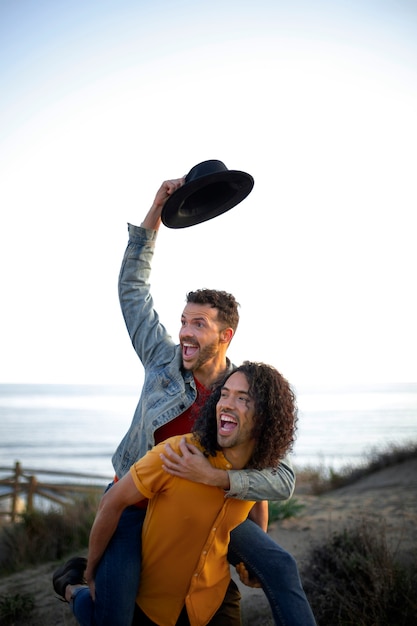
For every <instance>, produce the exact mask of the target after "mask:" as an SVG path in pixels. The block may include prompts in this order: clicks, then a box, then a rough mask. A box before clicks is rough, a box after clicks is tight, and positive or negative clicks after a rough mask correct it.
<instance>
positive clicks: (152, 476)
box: [130, 440, 174, 499]
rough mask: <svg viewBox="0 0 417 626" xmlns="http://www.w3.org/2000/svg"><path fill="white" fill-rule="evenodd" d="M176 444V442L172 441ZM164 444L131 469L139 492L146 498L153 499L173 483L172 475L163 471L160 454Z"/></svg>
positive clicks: (153, 449)
mask: <svg viewBox="0 0 417 626" xmlns="http://www.w3.org/2000/svg"><path fill="white" fill-rule="evenodd" d="M172 442H173V443H174V440H172ZM162 449H163V444H159V445H157V446H155V447H154V448H152V450H149V452H147V453H146V454H145V456H144V457H142V458H141V459H140V460H139V461H137V462H136V463H134V464H133V465H132V467H131V468H130V474H131V476H132V478H133V481H134V483H135V485H136V487H137V488H138V489H139V491H140V492H141V493H142V494H143V495H144V496H145V498H148V499H151V498H153V497H154V495H155V494H156V493H158V492H160V491H164V490H165V489H166V488H167V487H168V485H169V484H170V483H171V482H172V477H171V475H170V474H168V473H167V472H165V471H164V470H163V469H162V462H161V459H160V456H159V455H160V453H161V452H162Z"/></svg>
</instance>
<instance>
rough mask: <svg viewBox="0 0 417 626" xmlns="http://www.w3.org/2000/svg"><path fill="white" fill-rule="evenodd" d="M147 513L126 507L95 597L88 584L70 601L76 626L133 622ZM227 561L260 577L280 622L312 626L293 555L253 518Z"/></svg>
mask: <svg viewBox="0 0 417 626" xmlns="http://www.w3.org/2000/svg"><path fill="white" fill-rule="evenodd" d="M144 519H145V511H144V510H143V509H138V508H137V507H128V508H127V509H125V511H124V512H123V514H122V516H121V518H120V522H119V525H118V527H117V530H116V532H115V534H114V535H113V537H112V540H111V542H110V543H109V545H108V547H107V550H106V552H105V553H104V555H103V557H102V559H101V561H100V564H99V566H98V568H97V572H96V579H95V581H96V601H95V602H93V601H92V599H91V596H90V592H89V589H88V588H85V589H81V590H80V591H79V592H78V593H77V595H76V596H75V598H74V600H73V601H72V602H71V606H72V610H73V613H74V615H75V617H76V619H77V621H78V623H79V624H80V626H131V624H132V620H133V615H134V610H135V598H136V594H137V590H138V587H139V580H140V569H141V535H142V525H143V520H144ZM229 561H230V562H231V563H232V565H235V564H236V563H239V562H240V561H243V562H244V563H245V565H246V567H247V568H248V569H249V570H250V571H251V572H252V573H253V574H255V576H256V577H257V578H258V579H259V581H260V582H261V584H262V587H263V590H264V592H265V594H266V596H267V598H268V600H269V603H270V605H271V610H272V614H273V616H274V620H275V623H276V624H277V625H279V626H316V622H315V620H314V616H313V613H312V611H311V608H310V605H309V603H308V601H307V598H306V596H305V593H304V590H303V588H302V585H301V581H300V576H299V574H298V568H297V564H296V562H295V559H294V558H293V557H292V556H291V555H290V554H289V553H288V552H286V551H285V550H283V549H282V548H281V547H280V546H279V545H278V544H276V543H275V542H274V541H273V540H272V539H271V538H270V537H269V535H267V534H266V533H264V532H263V530H261V528H259V526H258V525H257V524H255V523H254V522H252V521H251V520H246V521H245V522H243V523H242V524H240V525H239V526H238V527H237V528H235V529H234V530H233V531H232V533H231V537H230V545H229Z"/></svg>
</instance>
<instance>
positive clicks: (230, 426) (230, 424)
mask: <svg viewBox="0 0 417 626" xmlns="http://www.w3.org/2000/svg"><path fill="white" fill-rule="evenodd" d="M235 428H237V420H235V418H234V417H232V416H230V415H224V414H222V415H221V416H220V428H219V431H220V433H221V434H228V433H231V432H233V431H234V430H235Z"/></svg>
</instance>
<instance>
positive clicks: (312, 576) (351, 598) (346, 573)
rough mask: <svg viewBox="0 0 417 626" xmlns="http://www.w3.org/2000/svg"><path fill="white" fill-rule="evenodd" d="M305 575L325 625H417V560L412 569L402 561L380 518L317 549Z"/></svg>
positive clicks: (314, 606)
mask: <svg viewBox="0 0 417 626" xmlns="http://www.w3.org/2000/svg"><path fill="white" fill-rule="evenodd" d="M302 577H303V581H304V583H303V584H304V589H305V592H306V594H307V596H308V598H309V601H310V604H311V607H312V609H313V612H314V615H315V617H316V619H317V622H318V623H319V624H320V626H383V625H385V624H390V626H411V624H415V623H417V601H416V595H415V589H416V585H417V562H416V560H414V564H413V565H412V566H411V567H408V568H406V567H405V566H402V565H401V564H399V563H398V562H396V560H395V558H394V555H393V554H392V553H391V552H390V550H389V549H388V547H387V542H386V538H385V529H384V527H383V526H382V525H381V524H379V525H378V524H376V523H375V521H374V520H372V521H371V522H370V521H369V520H361V521H360V522H359V523H358V524H357V526H355V527H353V528H351V529H345V530H343V531H342V532H340V533H335V534H333V536H332V537H330V538H329V540H328V541H327V542H325V543H323V544H321V545H317V546H315V547H313V548H312V550H311V552H310V554H309V557H308V559H307V561H306V565H305V566H304V567H303V570H302Z"/></svg>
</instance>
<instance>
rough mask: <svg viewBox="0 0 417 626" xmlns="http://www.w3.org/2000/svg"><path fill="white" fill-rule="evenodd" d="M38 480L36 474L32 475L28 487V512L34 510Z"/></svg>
mask: <svg viewBox="0 0 417 626" xmlns="http://www.w3.org/2000/svg"><path fill="white" fill-rule="evenodd" d="M37 483H38V481H37V480H36V476H31V477H30V478H29V489H28V499H27V505H26V513H32V512H33V496H34V494H35V492H36V485H37Z"/></svg>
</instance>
